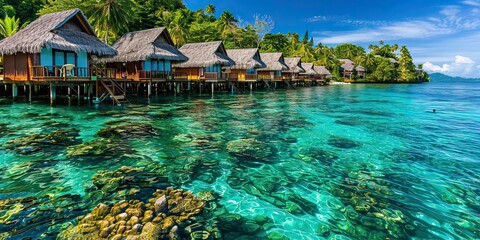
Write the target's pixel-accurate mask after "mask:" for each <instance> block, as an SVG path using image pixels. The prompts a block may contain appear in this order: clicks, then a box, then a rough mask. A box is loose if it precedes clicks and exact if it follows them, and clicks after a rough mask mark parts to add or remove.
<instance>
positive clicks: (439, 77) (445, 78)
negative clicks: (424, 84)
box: [430, 73, 480, 82]
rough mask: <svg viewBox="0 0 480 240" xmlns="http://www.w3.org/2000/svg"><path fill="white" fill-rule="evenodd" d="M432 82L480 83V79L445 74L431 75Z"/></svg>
mask: <svg viewBox="0 0 480 240" xmlns="http://www.w3.org/2000/svg"><path fill="white" fill-rule="evenodd" d="M430 78H431V81H432V82H480V78H463V77H452V76H448V75H445V74H443V73H431V74H430Z"/></svg>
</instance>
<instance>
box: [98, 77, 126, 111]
mask: <svg viewBox="0 0 480 240" xmlns="http://www.w3.org/2000/svg"><path fill="white" fill-rule="evenodd" d="M98 81H99V82H100V84H101V85H102V87H103V88H104V89H105V92H103V94H102V96H101V97H100V99H99V102H103V101H105V100H106V99H107V98H108V97H111V99H112V101H113V103H114V104H117V105H119V106H120V105H122V104H128V103H130V101H128V99H127V96H126V95H127V94H126V93H125V90H124V89H123V88H122V86H120V84H118V83H117V82H116V81H115V80H113V79H110V78H100V79H99V80H98Z"/></svg>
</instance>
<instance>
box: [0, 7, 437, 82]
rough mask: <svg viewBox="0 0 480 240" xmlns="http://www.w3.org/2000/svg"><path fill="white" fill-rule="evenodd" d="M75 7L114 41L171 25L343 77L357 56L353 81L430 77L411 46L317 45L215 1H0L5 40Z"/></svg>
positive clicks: (185, 33) (180, 35)
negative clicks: (192, 5)
mask: <svg viewBox="0 0 480 240" xmlns="http://www.w3.org/2000/svg"><path fill="white" fill-rule="evenodd" d="M72 8H80V9H82V10H83V12H84V13H85V14H86V16H87V17H88V18H89V21H90V22H91V24H92V26H93V27H94V29H95V31H96V33H97V35H98V36H99V38H100V39H102V40H103V41H105V42H107V43H110V44H112V43H113V42H115V41H116V40H117V39H118V38H119V37H120V36H121V35H123V34H124V33H127V32H129V31H137V30H142V29H149V28H153V27H166V28H167V29H168V31H169V33H170V35H171V37H172V40H173V42H174V44H175V45H176V46H177V47H180V46H182V45H183V44H185V43H187V42H206V41H214V40H223V42H224V45H225V47H226V48H254V47H259V48H260V51H262V52H277V51H280V52H283V53H284V55H285V56H286V57H289V56H297V57H301V58H302V61H303V62H313V63H314V64H315V65H323V66H326V67H327V68H328V69H329V70H330V72H331V73H332V74H333V75H334V76H335V77H336V78H337V80H342V74H341V70H342V69H341V65H342V62H340V61H339V60H338V59H351V60H352V61H353V62H354V63H355V65H361V66H363V67H365V69H366V71H367V76H366V79H358V78H359V76H358V75H357V74H354V75H353V77H352V79H345V80H349V81H355V80H359V81H390V82H391V81H402V82H407V81H428V80H429V77H428V74H426V73H425V72H424V71H422V70H421V67H422V66H421V65H419V66H415V65H414V64H413V60H412V57H411V55H410V52H409V50H408V48H407V47H406V46H401V47H399V46H398V45H397V44H393V45H390V44H385V43H384V42H383V41H380V42H379V44H377V45H375V44H373V45H370V46H369V47H368V50H367V49H364V48H363V47H361V46H357V45H354V44H348V43H347V44H340V45H337V46H335V47H331V46H326V45H323V44H322V43H318V44H317V45H314V40H313V38H312V37H311V36H310V35H309V32H308V31H306V32H305V34H304V35H303V37H302V38H300V35H299V34H298V33H286V34H283V33H271V31H272V29H273V27H274V22H273V20H272V19H271V18H270V17H269V16H268V15H258V14H256V15H254V16H253V18H252V21H251V22H249V21H245V20H242V19H239V18H237V17H235V15H234V13H232V12H230V11H224V12H221V13H218V12H217V9H216V8H215V6H214V5H213V4H208V5H206V7H205V9H198V10H196V11H193V10H190V9H188V8H187V7H186V6H185V5H184V4H183V2H182V0H21V1H19V0H0V38H4V37H8V36H10V35H12V34H14V33H15V32H16V31H18V30H19V29H21V27H22V26H24V25H26V24H28V23H29V22H31V21H32V20H34V19H35V18H37V17H38V16H39V15H42V14H46V13H51V12H56V11H62V10H67V9H72Z"/></svg>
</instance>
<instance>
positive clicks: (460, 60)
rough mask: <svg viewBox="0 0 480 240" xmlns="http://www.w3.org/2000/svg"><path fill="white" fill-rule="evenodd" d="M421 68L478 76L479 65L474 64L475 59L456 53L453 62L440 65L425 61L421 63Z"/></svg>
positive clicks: (457, 74) (460, 75) (454, 74)
mask: <svg viewBox="0 0 480 240" xmlns="http://www.w3.org/2000/svg"><path fill="white" fill-rule="evenodd" d="M423 69H425V71H427V72H439V73H444V74H447V75H451V76H459V77H478V74H479V73H478V71H479V70H480V65H477V66H475V61H473V60H472V59H471V58H469V57H465V56H460V55H457V56H455V60H454V61H453V62H450V63H444V64H443V65H442V66H440V65H435V64H433V63H431V62H429V61H427V62H426V63H424V64H423Z"/></svg>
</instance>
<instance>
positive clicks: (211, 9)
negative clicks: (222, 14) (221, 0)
mask: <svg viewBox="0 0 480 240" xmlns="http://www.w3.org/2000/svg"><path fill="white" fill-rule="evenodd" d="M215 12H216V9H215V6H214V5H213V4H211V3H210V4H208V5H207V7H206V8H205V13H206V14H210V15H213V14H215Z"/></svg>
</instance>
